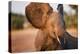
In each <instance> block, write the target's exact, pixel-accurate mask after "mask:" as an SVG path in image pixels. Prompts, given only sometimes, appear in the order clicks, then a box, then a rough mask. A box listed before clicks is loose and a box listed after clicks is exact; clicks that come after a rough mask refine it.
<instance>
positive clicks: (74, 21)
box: [64, 15, 78, 28]
mask: <svg viewBox="0 0 80 54" xmlns="http://www.w3.org/2000/svg"><path fill="white" fill-rule="evenodd" d="M64 20H65V25H66V28H77V27H78V18H77V15H73V16H68V15H65V17H64Z"/></svg>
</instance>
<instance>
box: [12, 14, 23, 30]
mask: <svg viewBox="0 0 80 54" xmlns="http://www.w3.org/2000/svg"><path fill="white" fill-rule="evenodd" d="M23 23H24V17H23V16H21V15H16V14H12V15H11V29H23Z"/></svg>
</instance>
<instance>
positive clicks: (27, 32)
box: [11, 29, 77, 52]
mask: <svg viewBox="0 0 80 54" xmlns="http://www.w3.org/2000/svg"><path fill="white" fill-rule="evenodd" d="M67 31H68V32H69V33H70V34H71V35H72V36H74V37H77V30H76V29H67ZM37 32H38V30H37V29H24V30H18V31H12V32H11V44H12V50H13V52H25V51H35V50H36V48H35V45H34V41H35V37H36V35H37Z"/></svg>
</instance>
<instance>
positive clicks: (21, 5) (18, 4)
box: [11, 1, 75, 15]
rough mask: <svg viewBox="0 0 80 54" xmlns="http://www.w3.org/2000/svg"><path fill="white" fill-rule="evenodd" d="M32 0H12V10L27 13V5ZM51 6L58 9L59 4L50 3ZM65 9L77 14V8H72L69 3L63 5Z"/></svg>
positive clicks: (69, 12) (67, 11) (68, 12)
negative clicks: (26, 0) (27, 0)
mask: <svg viewBox="0 0 80 54" xmlns="http://www.w3.org/2000/svg"><path fill="white" fill-rule="evenodd" d="M29 3H30V2H25V1H12V5H11V12H13V13H17V14H22V15H25V6H27V5H28V4H29ZM50 6H51V7H52V8H53V10H54V11H57V6H58V4H56V3H50ZM63 6H64V11H65V12H66V13H67V14H68V15H70V14H75V10H74V9H72V8H71V7H70V6H69V5H63Z"/></svg>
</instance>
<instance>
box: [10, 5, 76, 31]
mask: <svg viewBox="0 0 80 54" xmlns="http://www.w3.org/2000/svg"><path fill="white" fill-rule="evenodd" d="M69 6H70V7H71V8H72V9H74V10H75V11H76V14H72V15H68V14H67V13H66V12H65V11H64V20H65V24H66V28H77V27H78V7H77V5H69ZM30 27H32V26H31V25H30V24H29V22H28V21H27V19H26V17H25V16H24V15H21V14H16V13H11V29H13V30H17V29H18V30H19V29H25V28H30Z"/></svg>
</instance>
